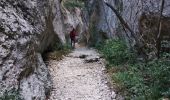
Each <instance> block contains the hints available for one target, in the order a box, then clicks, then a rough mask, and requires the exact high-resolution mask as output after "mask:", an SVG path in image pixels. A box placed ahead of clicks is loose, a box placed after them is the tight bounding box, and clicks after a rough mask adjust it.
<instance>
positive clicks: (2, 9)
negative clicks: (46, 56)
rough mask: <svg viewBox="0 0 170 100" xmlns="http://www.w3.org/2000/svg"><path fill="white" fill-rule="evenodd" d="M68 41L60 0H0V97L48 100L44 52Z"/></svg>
mask: <svg viewBox="0 0 170 100" xmlns="http://www.w3.org/2000/svg"><path fill="white" fill-rule="evenodd" d="M55 40H58V41H61V42H63V43H64V42H65V34H64V32H63V19H62V15H61V10H60V3H59V0H0V97H3V95H4V94H5V93H6V92H8V93H10V91H13V90H15V91H17V92H19V94H18V95H20V97H21V99H24V100H33V99H34V100H45V99H46V96H47V95H48V94H49V91H50V89H51V78H50V76H49V71H48V68H47V67H46V65H45V64H44V62H43V59H42V56H41V53H43V52H44V51H45V50H46V49H47V48H49V47H50V45H52V44H53V42H55Z"/></svg>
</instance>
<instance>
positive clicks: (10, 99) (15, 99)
mask: <svg viewBox="0 0 170 100" xmlns="http://www.w3.org/2000/svg"><path fill="white" fill-rule="evenodd" d="M0 100H21V98H20V95H19V92H18V91H17V90H15V89H12V90H10V91H6V92H5V93H4V95H3V96H2V97H0Z"/></svg>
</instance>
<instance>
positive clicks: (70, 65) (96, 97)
mask: <svg viewBox="0 0 170 100" xmlns="http://www.w3.org/2000/svg"><path fill="white" fill-rule="evenodd" d="M49 68H50V70H51V75H52V76H53V90H52V92H51V97H50V99H49V100H116V99H115V97H116V94H115V92H113V91H111V90H110V89H109V87H108V85H107V83H108V81H107V78H106V74H105V73H104V70H105V66H104V64H103V61H102V59H100V58H99V54H98V53H97V52H96V51H95V50H92V49H86V48H79V49H76V50H74V51H73V52H72V53H70V54H69V55H67V56H66V57H64V59H63V60H61V61H55V60H50V61H49Z"/></svg>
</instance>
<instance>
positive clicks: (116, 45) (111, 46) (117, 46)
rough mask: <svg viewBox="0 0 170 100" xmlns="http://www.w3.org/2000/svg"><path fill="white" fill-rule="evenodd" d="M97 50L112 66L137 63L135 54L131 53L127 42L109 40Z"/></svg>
mask: <svg viewBox="0 0 170 100" xmlns="http://www.w3.org/2000/svg"><path fill="white" fill-rule="evenodd" d="M97 48H98V49H99V51H101V53H102V54H103V56H104V57H105V58H106V60H107V61H109V63H110V64H113V65H120V64H125V63H134V62H135V53H132V52H130V50H129V49H128V47H127V45H126V44H125V42H124V41H122V40H120V39H114V40H107V41H106V42H104V43H103V44H101V45H98V46H97Z"/></svg>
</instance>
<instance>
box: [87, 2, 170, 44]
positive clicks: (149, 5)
mask: <svg viewBox="0 0 170 100" xmlns="http://www.w3.org/2000/svg"><path fill="white" fill-rule="evenodd" d="M106 1H107V2H108V3H109V4H110V5H112V6H113V7H114V8H115V9H116V10H117V12H119V14H120V15H121V16H122V18H123V19H124V20H125V22H127V24H128V25H129V27H130V28H131V29H132V30H133V31H134V33H135V34H134V36H136V37H140V35H141V34H143V35H145V36H146V33H150V34H151V33H153V34H155V32H156V29H157V26H158V17H159V13H160V7H161V0H147V1H143V0H106ZM85 4H86V8H87V11H88V13H87V14H88V15H89V17H88V19H89V20H88V22H89V23H90V25H91V26H90V27H92V28H90V27H89V28H90V30H91V29H94V28H95V30H96V33H95V35H97V37H99V38H97V39H95V38H93V37H96V36H93V34H92V40H95V41H100V40H101V38H100V37H101V36H100V35H103V34H105V35H106V36H107V37H124V38H125V39H126V40H127V41H128V42H130V41H131V45H134V44H135V42H134V41H135V39H134V37H133V35H132V33H130V32H129V31H128V30H126V31H125V30H124V29H126V28H125V27H124V28H123V26H122V24H121V23H120V21H119V18H118V17H117V16H116V15H115V13H114V12H113V11H112V10H111V9H110V8H109V7H108V6H107V5H106V4H104V0H87V1H86V3H85ZM169 4H170V1H165V5H164V11H163V16H164V18H163V19H165V20H167V21H168V20H169V19H168V17H169V16H170V14H169V11H168V10H170V6H169ZM144 15H145V17H143V16H144ZM142 18H145V20H143V19H142ZM154 18H155V19H154ZM141 19H142V20H141ZM156 19H157V20H156ZM146 20H147V21H148V22H149V23H157V24H155V25H153V26H152V25H151V26H149V25H146V24H147V23H144V22H145V21H146ZM154 21H155V22H154ZM142 24H145V25H144V26H146V27H145V28H143V25H142ZM141 27H142V28H143V29H141ZM164 28H165V27H164ZM167 29H168V27H166V29H164V30H167ZM145 30H147V31H148V32H144V31H145ZM93 32H94V31H93ZM91 33H92V32H91ZM147 37H148V36H147ZM144 38H145V37H144ZM141 41H143V40H141ZM149 41H151V40H149ZM145 42H146V41H145Z"/></svg>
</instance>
